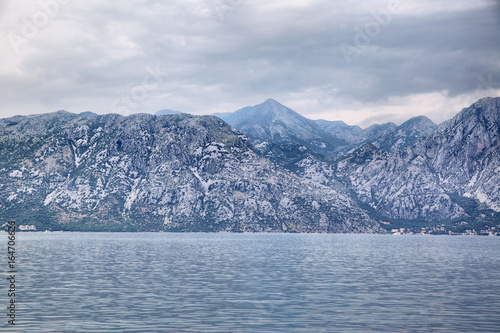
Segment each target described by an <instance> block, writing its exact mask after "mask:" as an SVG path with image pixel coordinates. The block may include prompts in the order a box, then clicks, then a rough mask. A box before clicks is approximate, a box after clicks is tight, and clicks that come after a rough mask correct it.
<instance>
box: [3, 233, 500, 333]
mask: <svg viewBox="0 0 500 333" xmlns="http://www.w3.org/2000/svg"><path fill="white" fill-rule="evenodd" d="M2 236H3V238H5V239H4V242H5V244H6V242H7V241H6V238H7V237H6V234H3V235H2ZM17 236H18V237H17V247H18V249H17V251H18V259H17V264H18V268H19V273H18V274H17V281H16V282H17V289H18V297H17V302H18V303H19V304H18V309H17V318H16V321H17V325H16V328H15V330H14V331H19V332H308V333H309V332H429V331H430V332H458V331H460V332H495V331H496V332H499V331H500V256H499V254H500V237H497V238H495V237H459V236H457V237H451V236H383V235H312V234H309V235H307V234H305V235H304V234H301V235H298V234H175V233H46V234H44V233H23V234H20V233H18V234H17ZM5 257H6V255H5ZM4 261H5V262H6V261H7V259H6V258H5V259H4ZM5 266H6V264H5V265H4V267H5ZM6 270H7V269H5V270H4V272H5V271H6ZM3 285H4V287H2V288H3V289H4V290H6V288H7V283H6V282H5V280H4V283H3ZM1 297H2V298H1V299H0V301H1V302H2V304H3V305H2V308H4V309H5V307H4V305H5V306H6V305H7V297H6V292H2V296H1ZM4 312H6V311H5V310H4ZM3 318H4V319H3V320H2V321H3V322H2V323H0V330H3V331H6V329H10V328H11V327H8V326H7V325H6V322H7V319H8V318H7V317H6V316H5V315H4V316H3Z"/></svg>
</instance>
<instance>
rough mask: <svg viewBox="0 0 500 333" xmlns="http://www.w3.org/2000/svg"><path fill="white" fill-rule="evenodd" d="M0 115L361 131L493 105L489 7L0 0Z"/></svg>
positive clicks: (498, 6)
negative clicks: (271, 111)
mask: <svg viewBox="0 0 500 333" xmlns="http://www.w3.org/2000/svg"><path fill="white" fill-rule="evenodd" d="M0 27H1V32H2V35H1V36H0V85H1V86H0V102H1V104H0V114H1V116H2V117H8V116H13V115H18V114H22V115H26V114H34V113H46V112H53V111H56V110H61V109H64V110H68V111H71V112H76V113H78V112H82V111H87V110H89V111H93V112H96V113H110V112H116V113H121V114H124V115H128V114H132V113H138V112H149V113H154V112H156V111H158V110H160V109H173V110H179V111H183V112H189V113H193V114H211V113H215V112H232V111H235V110H237V109H239V108H242V107H245V106H248V105H255V104H259V103H261V102H263V101H264V100H266V99H267V98H274V99H276V100H277V101H279V102H281V103H282V104H284V105H286V106H288V107H290V108H292V109H294V110H295V111H297V112H299V113H301V114H302V115H304V116H306V117H308V118H311V119H320V118H322V119H327V120H344V121H345V122H346V123H348V124H358V125H361V126H363V127H365V126H368V125H371V124H373V123H383V122H388V121H392V122H395V123H401V122H402V121H404V120H407V119H409V118H410V117H412V116H417V115H426V116H428V117H429V118H431V119H432V120H433V121H434V122H436V123H439V122H441V121H443V120H445V119H448V118H451V117H452V116H453V115H454V114H456V113H457V112H458V111H460V109H461V108H463V107H466V106H468V105H470V104H471V103H472V102H474V101H475V100H477V99H478V98H482V97H485V96H492V97H493V96H500V2H499V1H493V0H476V1H470V0H455V1H433V0H420V1H409V0H399V1H397V0H396V1H394V0H390V1H378V0H370V1H350V0H341V1H340V0H339V1H337V0H335V1H333V0H308V1H300V0H286V1H284V0H283V1H282V0H279V1H261V0H254V1H250V0H248V1H242V0H173V1H154V0H136V1H120V2H117V1H102V0H86V1H74V0H42V1H38V0H37V1H29V0H23V1H19V0H2V1H0Z"/></svg>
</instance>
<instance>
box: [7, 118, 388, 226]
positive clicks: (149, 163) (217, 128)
mask: <svg viewBox="0 0 500 333" xmlns="http://www.w3.org/2000/svg"><path fill="white" fill-rule="evenodd" d="M0 156H1V158H0V188H1V190H2V193H3V194H4V195H2V196H1V198H0V217H1V219H2V220H4V221H5V220H7V219H16V220H17V221H18V223H19V224H34V225H35V226H36V227H37V228H38V229H39V230H40V229H42V230H43V229H46V228H51V229H52V230H56V229H65V230H145V231H148V230H156V231H161V230H166V231H233V232H240V231H278V232H283V231H287V232H379V231H381V229H380V227H379V224H378V223H376V222H375V221H374V220H373V219H371V218H370V217H369V216H368V215H367V214H366V213H365V212H364V211H363V210H362V209H360V208H359V206H358V205H357V203H356V202H355V201H354V200H352V199H351V198H350V197H349V196H347V195H345V194H341V193H339V192H337V191H335V190H334V189H332V187H329V186H325V185H321V184H318V183H314V182H310V181H307V180H304V179H301V178H300V177H298V176H297V175H296V174H294V173H292V172H290V171H289V170H286V169H284V168H282V167H280V166H278V165H276V164H274V163H272V162H271V161H269V160H268V159H265V158H263V157H261V156H259V154H257V152H256V150H255V148H254V147H253V146H252V145H251V144H250V142H249V141H248V139H247V138H246V137H245V136H244V135H242V134H241V133H239V132H237V131H235V130H233V129H232V128H231V127H230V126H229V125H228V124H226V123H225V122H223V121H222V120H220V119H218V118H216V117H213V116H192V115H187V114H178V115H167V116H153V115H149V114H137V115H131V116H129V117H124V116H120V115H116V114H108V115H93V114H86V115H76V114H71V113H68V112H57V113H52V114H45V115H36V116H28V117H21V116H19V117H12V118H7V119H0Z"/></svg>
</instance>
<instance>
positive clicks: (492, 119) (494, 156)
mask: <svg viewBox="0 0 500 333" xmlns="http://www.w3.org/2000/svg"><path fill="white" fill-rule="evenodd" d="M427 123H428V122H427ZM430 125H431V126H430V129H429V131H430V132H431V134H429V135H427V136H424V137H421V138H420V139H419V140H418V141H417V142H416V143H415V144H414V145H413V146H411V147H406V148H404V149H401V150H397V151H395V152H387V151H384V150H383V149H381V147H376V146H375V145H374V144H367V145H365V146H363V147H362V148H360V149H358V150H356V151H355V152H353V153H352V154H350V155H348V156H346V157H344V158H342V159H341V160H339V161H338V162H337V163H336V176H337V177H338V178H339V179H341V180H342V182H344V183H345V184H346V186H348V187H349V188H350V189H352V190H353V191H354V192H355V195H356V197H357V199H358V200H359V201H360V202H361V203H363V204H365V205H366V206H365V207H366V208H367V210H368V211H369V210H371V211H372V213H375V214H376V215H378V216H379V217H380V218H385V219H395V220H397V219H400V220H421V221H445V220H449V221H455V222H457V223H458V222H460V223H465V224H466V223H467V221H473V220H477V219H481V218H482V219H486V218H493V219H496V220H497V221H499V220H500V214H498V213H497V212H500V176H499V175H500V146H499V143H500V142H499V135H500V98H485V99H481V100H479V101H478V102H476V103H474V104H473V105H472V106H470V107H469V108H466V109H464V110H462V111H461V112H460V113H459V114H458V115H456V116H455V117H454V118H453V119H451V120H449V121H447V122H445V123H443V124H441V125H440V126H439V127H438V128H437V129H436V130H433V129H432V124H430ZM372 216H374V215H372Z"/></svg>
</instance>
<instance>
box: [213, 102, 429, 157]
mask: <svg viewBox="0 0 500 333" xmlns="http://www.w3.org/2000/svg"><path fill="white" fill-rule="evenodd" d="M215 115H216V116H218V117H219V118H221V119H223V120H224V121H226V122H227V123H229V124H230V125H231V126H233V127H234V128H236V129H237V130H239V131H240V132H242V133H243V134H245V135H246V136H247V137H248V138H249V139H250V141H251V142H252V144H254V145H259V144H261V143H265V142H267V143H269V144H270V145H272V146H273V150H274V153H275V155H276V154H277V155H286V150H288V149H289V148H290V145H298V146H303V147H306V148H307V149H308V150H309V151H311V152H313V153H316V154H320V155H323V156H325V157H336V156H339V155H342V154H344V153H346V152H348V151H350V150H353V149H356V148H359V147H360V146H362V145H364V144H366V143H373V144H374V145H376V146H378V147H380V148H381V149H384V150H387V151H394V150H397V149H401V148H404V147H407V146H411V145H413V144H414V143H415V142H416V141H417V140H418V138H420V137H421V136H423V135H427V134H429V133H431V132H432V131H433V130H434V129H435V128H436V127H437V126H436V125H435V124H434V123H432V121H431V120H429V119H428V118H426V117H416V118H414V119H410V120H408V121H407V122H405V123H404V124H402V125H401V126H396V125H395V124H393V123H386V124H381V125H379V124H375V125H372V126H370V127H368V128H365V129H362V128H360V127H359V126H350V125H347V124H346V123H344V122H342V121H327V120H310V119H307V118H305V117H303V116H302V115H300V114H298V113H297V112H295V111H293V110H291V109H290V108H288V107H286V106H284V105H282V104H280V103H278V102H277V101H275V100H273V99H268V100H267V101H265V102H264V103H261V104H258V105H255V106H248V107H245V108H243V109H240V110H238V111H236V112H234V113H219V114H215ZM281 146H283V147H284V149H285V151H284V152H281V153H277V149H278V148H279V147H281ZM277 161H278V162H279V161H280V160H277Z"/></svg>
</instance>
